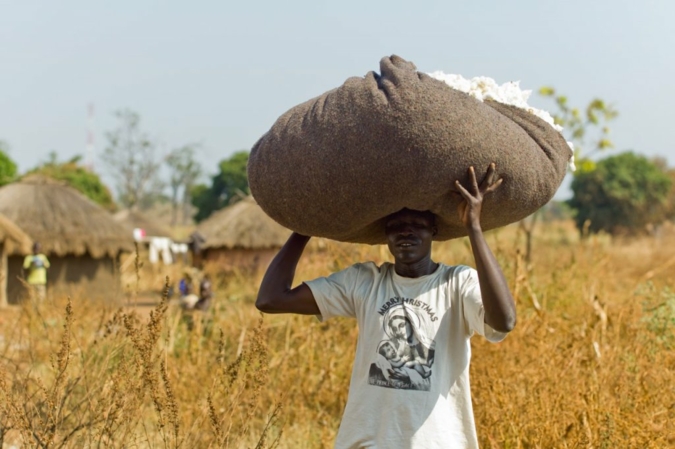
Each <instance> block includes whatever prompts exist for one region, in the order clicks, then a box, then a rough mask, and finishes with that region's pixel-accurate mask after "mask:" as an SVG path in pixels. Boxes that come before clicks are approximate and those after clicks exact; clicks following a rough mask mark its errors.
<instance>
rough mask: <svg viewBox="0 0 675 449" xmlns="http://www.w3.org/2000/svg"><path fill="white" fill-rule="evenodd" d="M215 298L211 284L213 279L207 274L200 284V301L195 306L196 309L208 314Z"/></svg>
mask: <svg viewBox="0 0 675 449" xmlns="http://www.w3.org/2000/svg"><path fill="white" fill-rule="evenodd" d="M212 298H213V286H212V284H211V277H210V276H209V275H208V274H205V275H204V277H203V278H202V281H201V282H200V283H199V301H197V304H195V309H197V310H201V311H202V312H206V311H207V310H208V309H209V307H211V299H212Z"/></svg>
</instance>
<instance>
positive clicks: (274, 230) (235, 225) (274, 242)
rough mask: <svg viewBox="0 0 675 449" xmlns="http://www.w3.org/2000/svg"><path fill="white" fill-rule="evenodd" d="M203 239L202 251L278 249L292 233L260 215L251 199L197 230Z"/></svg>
mask: <svg viewBox="0 0 675 449" xmlns="http://www.w3.org/2000/svg"><path fill="white" fill-rule="evenodd" d="M197 232H199V234H201V235H202V236H203V237H204V240H205V243H204V245H203V246H202V248H204V249H209V248H226V249H234V248H242V249H269V248H280V247H281V246H283V244H284V243H285V242H286V240H287V239H288V236H289V235H290V233H291V231H289V230H288V229H286V228H284V227H283V226H281V225H280V224H278V223H277V222H276V221H274V220H272V219H271V218H270V217H268V216H267V214H265V212H263V210H262V209H261V208H260V206H258V204H257V203H256V202H255V200H254V199H253V197H251V196H248V197H246V198H244V199H243V200H241V201H239V202H237V203H235V204H233V205H231V206H228V207H226V208H224V209H221V210H219V211H217V212H215V213H214V214H213V215H211V216H210V217H209V218H207V219H206V220H204V221H203V222H202V223H200V224H199V226H197Z"/></svg>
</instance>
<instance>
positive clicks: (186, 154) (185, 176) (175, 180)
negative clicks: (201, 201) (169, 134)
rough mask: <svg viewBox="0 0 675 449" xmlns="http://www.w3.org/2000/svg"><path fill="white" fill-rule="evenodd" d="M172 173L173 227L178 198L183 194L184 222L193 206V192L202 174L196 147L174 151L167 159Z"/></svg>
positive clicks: (170, 185)
mask: <svg viewBox="0 0 675 449" xmlns="http://www.w3.org/2000/svg"><path fill="white" fill-rule="evenodd" d="M165 161H166V164H167V165H168V166H169V169H170V171H171V174H170V179H169V187H170V188H171V208H172V211H171V212H172V213H171V225H172V226H175V225H176V222H177V219H178V217H177V215H178V205H179V204H178V203H179V200H178V197H179V193H181V192H182V199H181V206H182V211H183V213H182V215H183V222H186V221H187V220H188V218H189V215H190V206H191V205H192V191H193V188H194V185H195V182H196V181H197V179H198V178H199V176H200V175H201V173H202V167H201V165H200V164H199V162H197V161H196V160H195V145H184V146H182V147H180V148H176V149H175V150H173V151H172V152H171V153H169V155H168V156H167V157H166V159H165Z"/></svg>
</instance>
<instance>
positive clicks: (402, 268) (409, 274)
mask: <svg viewBox="0 0 675 449" xmlns="http://www.w3.org/2000/svg"><path fill="white" fill-rule="evenodd" d="M437 268H438V264H437V263H436V262H434V261H433V260H431V257H426V258H424V259H422V260H419V261H417V262H415V263H411V264H406V263H403V262H399V261H395V262H394V270H396V274H398V275H399V276H403V277H405V278H418V277H422V276H426V275H428V274H431V273H433V272H434V271H436V269H437Z"/></svg>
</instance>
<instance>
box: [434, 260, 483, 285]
mask: <svg viewBox="0 0 675 449" xmlns="http://www.w3.org/2000/svg"><path fill="white" fill-rule="evenodd" d="M438 275H439V276H442V277H443V278H445V279H447V280H451V279H456V280H460V281H461V280H465V279H467V278H470V277H473V276H474V275H477V272H476V269H475V268H473V267H470V266H468V265H461V264H460V265H446V264H444V263H439V269H438Z"/></svg>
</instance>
